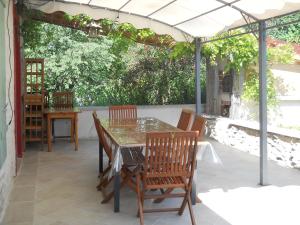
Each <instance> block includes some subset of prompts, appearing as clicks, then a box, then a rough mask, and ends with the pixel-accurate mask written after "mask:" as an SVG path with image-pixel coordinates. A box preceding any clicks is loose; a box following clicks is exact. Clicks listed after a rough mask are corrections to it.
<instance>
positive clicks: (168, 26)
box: [25, 0, 300, 41]
mask: <svg viewBox="0 0 300 225" xmlns="http://www.w3.org/2000/svg"><path fill="white" fill-rule="evenodd" d="M25 4H26V6H27V8H29V9H37V10H40V11H42V12H44V13H48V14H51V13H54V12H58V11H63V12H65V13H67V14H69V15H78V14H86V15H88V16H90V17H92V18H93V19H95V20H99V19H104V18H105V19H111V20H113V21H117V22H119V23H131V24H133V25H134V26H135V27H136V28H138V29H142V28H150V29H151V30H153V31H154V32H156V33H157V34H168V35H171V36H172V37H173V38H174V39H175V40H176V41H192V40H193V39H194V38H195V37H206V38H207V37H211V36H214V35H216V34H218V33H220V32H223V31H226V30H228V29H233V28H236V27H240V26H243V25H247V24H249V23H253V22H257V21H259V20H266V19H270V18H272V17H276V16H280V15H285V14H288V13H291V12H296V11H299V10H300V0H54V1H49V0H27V1H26V0H25Z"/></svg>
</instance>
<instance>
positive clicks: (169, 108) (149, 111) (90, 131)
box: [55, 105, 205, 139]
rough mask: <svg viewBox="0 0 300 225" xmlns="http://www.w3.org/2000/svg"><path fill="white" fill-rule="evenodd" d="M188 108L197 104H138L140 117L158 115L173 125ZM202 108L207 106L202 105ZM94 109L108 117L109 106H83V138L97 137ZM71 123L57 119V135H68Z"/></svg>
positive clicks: (81, 114)
mask: <svg viewBox="0 0 300 225" xmlns="http://www.w3.org/2000/svg"><path fill="white" fill-rule="evenodd" d="M183 108H188V109H192V110H195V105H157V106H155V105H154V106H153V105H149V106H138V107H137V111H138V117H156V118H158V119H160V120H162V121H165V122H167V123H169V124H172V125H175V126H176V125H177V122H178V119H179V116H180V113H181V110H182V109H183ZM202 109H203V110H204V109H205V106H204V105H202ZM93 110H96V111H97V114H98V116H99V117H106V118H107V117H108V107H87V108H82V113H80V114H79V117H78V127H79V129H78V131H79V132H78V136H79V138H82V139H85V138H87V139H89V138H96V137H97V134H96V130H95V126H94V121H93V118H92V112H93ZM69 131H70V125H69V121H67V120H60V121H59V120H57V121H55V135H56V136H66V135H69Z"/></svg>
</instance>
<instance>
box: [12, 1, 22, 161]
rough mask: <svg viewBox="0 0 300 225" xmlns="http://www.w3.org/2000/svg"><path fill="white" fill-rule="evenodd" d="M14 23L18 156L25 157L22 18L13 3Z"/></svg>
mask: <svg viewBox="0 0 300 225" xmlns="http://www.w3.org/2000/svg"><path fill="white" fill-rule="evenodd" d="M13 25H14V30H13V32H14V66H15V73H14V79H15V82H14V91H15V96H14V102H15V105H14V106H15V143H16V156H17V157H20V158H22V157H23V146H22V93H21V90H22V81H21V79H22V77H21V74H22V73H21V43H20V19H19V15H18V14H17V8H16V5H15V4H14V5H13Z"/></svg>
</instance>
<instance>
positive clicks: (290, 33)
mask: <svg viewBox="0 0 300 225" xmlns="http://www.w3.org/2000/svg"><path fill="white" fill-rule="evenodd" d="M299 20H300V12H298V13H295V14H291V15H288V16H284V17H281V18H278V19H274V20H273V21H271V25H272V24H273V25H275V24H284V23H289V22H292V21H298V22H297V23H293V24H290V25H288V26H281V27H278V28H275V29H271V30H269V32H268V35H270V36H271V37H272V38H274V39H280V40H284V41H288V42H294V43H298V44H300V22H299Z"/></svg>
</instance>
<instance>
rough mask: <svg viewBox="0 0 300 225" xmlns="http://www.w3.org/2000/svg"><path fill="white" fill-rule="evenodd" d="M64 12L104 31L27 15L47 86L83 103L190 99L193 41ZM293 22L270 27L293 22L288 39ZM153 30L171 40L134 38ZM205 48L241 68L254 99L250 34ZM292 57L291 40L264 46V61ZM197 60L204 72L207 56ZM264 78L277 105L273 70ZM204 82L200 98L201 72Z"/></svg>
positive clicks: (28, 39)
mask: <svg viewBox="0 0 300 225" xmlns="http://www.w3.org/2000/svg"><path fill="white" fill-rule="evenodd" d="M297 16H299V14H297V15H296V17H297ZM66 19H67V20H68V21H73V22H74V21H75V22H76V23H77V25H78V26H77V27H85V26H87V24H90V23H92V22H95V23H96V24H98V25H99V27H101V29H102V32H104V33H105V34H107V36H97V37H93V38H92V37H90V36H89V35H88V34H87V33H85V32H83V31H79V30H74V29H70V28H63V27H59V26H55V25H50V24H45V23H40V22H36V21H31V20H26V21H25V23H24V25H23V36H24V41H25V42H24V43H25V56H26V57H41V58H45V62H46V64H45V72H46V80H45V85H46V89H47V90H48V91H49V92H51V91H57V90H61V91H63V90H73V91H74V92H75V96H76V100H77V104H78V105H80V106H88V105H108V104H183V103H194V98H195V94H194V91H195V84H194V51H195V48H194V44H193V43H176V44H174V43H173V42H172V40H171V37H170V36H155V33H153V32H152V31H151V30H149V29H141V30H138V29H136V28H135V27H133V26H132V25H131V24H128V23H124V24H116V23H114V22H112V21H110V20H105V19H103V20H100V21H92V19H91V18H89V17H87V16H84V15H78V16H66ZM283 22H284V21H283ZM297 26H299V25H298V24H297V25H293V26H292V28H291V27H288V28H286V27H285V28H282V29H283V30H278V29H277V33H274V32H273V33H271V35H273V36H276V37H282V36H284V35H285V34H286V33H287V31H286V30H285V29H292V30H293V31H291V33H288V36H289V37H290V39H287V38H286V39H287V40H294V41H297V40H296V39H295V38H296V36H297V35H298V33H297V32H299V29H297V30H295V29H296V28H295V27H297ZM293 27H294V28H293ZM239 32H241V31H236V33H239ZM225 35H226V34H222V35H219V36H217V38H220V37H223V36H225ZM297 37H299V35H298V36H297ZM153 38H158V40H159V43H169V44H170V43H173V44H172V45H168V46H167V47H166V46H165V45H161V46H160V47H153V46H147V45H142V44H137V43H136V41H137V40H138V41H139V42H141V40H142V41H143V40H147V41H148V42H149V41H150V42H151V40H152V39H153ZM156 41H157V39H156ZM156 43H157V42H156ZM202 53H203V56H204V57H205V58H209V59H210V61H211V62H212V63H217V61H218V59H225V60H226V61H227V62H228V63H227V66H226V68H225V69H226V70H230V69H234V70H236V71H240V70H242V69H243V70H245V71H246V82H245V91H244V94H243V98H244V99H248V100H254V101H257V100H258V72H257V60H258V43H257V39H256V38H255V37H254V36H253V35H251V34H249V35H242V36H236V37H232V38H230V39H223V40H219V41H215V42H211V43H207V44H205V45H204V46H203V49H202ZM292 60H293V49H292V47H291V46H289V45H284V46H280V47H278V48H269V49H268V62H269V64H271V63H278V62H280V63H290V62H292ZM202 66H203V68H202V74H205V68H204V67H205V63H202ZM268 78H269V79H268V100H269V103H270V104H271V105H274V104H276V93H275V89H274V85H273V83H274V78H273V76H272V74H271V73H270V72H269V73H268ZM201 85H202V101H203V102H204V101H205V76H202V80H201Z"/></svg>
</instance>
